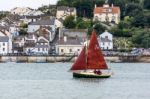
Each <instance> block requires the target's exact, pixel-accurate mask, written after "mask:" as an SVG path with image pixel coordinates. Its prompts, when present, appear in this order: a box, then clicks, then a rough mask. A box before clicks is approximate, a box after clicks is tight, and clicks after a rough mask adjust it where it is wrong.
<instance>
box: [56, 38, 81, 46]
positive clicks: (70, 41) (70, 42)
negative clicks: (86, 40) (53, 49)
mask: <svg viewBox="0 0 150 99" xmlns="http://www.w3.org/2000/svg"><path fill="white" fill-rule="evenodd" d="M82 42H83V40H82V38H79V37H78V38H69V37H68V38H67V40H66V41H64V38H63V37H62V38H60V40H58V42H57V45H82Z"/></svg>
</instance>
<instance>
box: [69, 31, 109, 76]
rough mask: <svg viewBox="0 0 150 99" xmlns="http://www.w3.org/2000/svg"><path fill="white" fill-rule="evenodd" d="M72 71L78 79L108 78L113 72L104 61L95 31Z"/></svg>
mask: <svg viewBox="0 0 150 99" xmlns="http://www.w3.org/2000/svg"><path fill="white" fill-rule="evenodd" d="M70 71H72V72H73V77H77V78H108V77H110V76H111V71H110V69H108V66H107V64H106V62H105V60H104V57H103V54H102V51H101V49H100V46H99V43H98V40H97V36H96V32H95V31H93V32H92V35H91V38H90V42H89V45H88V44H87V46H85V47H84V48H83V49H82V51H81V53H80V55H79V56H78V58H77V60H76V61H75V63H74V64H73V65H72V67H71V69H70Z"/></svg>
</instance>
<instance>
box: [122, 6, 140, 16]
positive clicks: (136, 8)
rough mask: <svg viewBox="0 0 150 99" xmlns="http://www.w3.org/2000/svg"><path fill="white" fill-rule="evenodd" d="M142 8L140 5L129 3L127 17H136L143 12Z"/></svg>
mask: <svg viewBox="0 0 150 99" xmlns="http://www.w3.org/2000/svg"><path fill="white" fill-rule="evenodd" d="M142 10H143V9H142V7H141V6H140V5H139V4H135V3H129V4H128V5H127V7H126V11H125V15H126V16H130V17H134V16H136V15H137V13H140V12H142Z"/></svg>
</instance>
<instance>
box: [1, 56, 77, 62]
mask: <svg viewBox="0 0 150 99" xmlns="http://www.w3.org/2000/svg"><path fill="white" fill-rule="evenodd" d="M69 59H70V56H0V62H9V61H12V62H31V63H32V62H64V61H66V60H69ZM70 61H74V58H73V59H71V60H70Z"/></svg>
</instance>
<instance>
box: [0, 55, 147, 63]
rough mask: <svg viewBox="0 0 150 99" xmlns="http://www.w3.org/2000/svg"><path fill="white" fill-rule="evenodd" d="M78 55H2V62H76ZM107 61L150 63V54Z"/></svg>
mask: <svg viewBox="0 0 150 99" xmlns="http://www.w3.org/2000/svg"><path fill="white" fill-rule="evenodd" d="M76 59H77V57H72V56H0V62H9V61H13V62H31V63H32V62H33V63H34V62H74V61H75V60H76ZM105 60H106V61H107V62H146V63H150V56H137V57H135V56H134V57H133V56H106V57H105Z"/></svg>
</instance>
